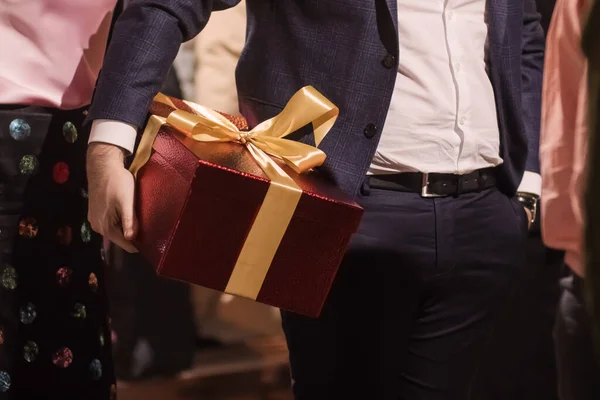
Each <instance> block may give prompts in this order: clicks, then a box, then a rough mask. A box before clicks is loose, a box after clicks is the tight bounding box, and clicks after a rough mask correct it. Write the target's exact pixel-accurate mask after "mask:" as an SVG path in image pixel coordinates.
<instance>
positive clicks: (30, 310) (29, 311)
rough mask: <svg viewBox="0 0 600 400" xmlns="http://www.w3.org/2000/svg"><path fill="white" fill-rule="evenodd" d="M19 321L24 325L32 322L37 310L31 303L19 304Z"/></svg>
mask: <svg viewBox="0 0 600 400" xmlns="http://www.w3.org/2000/svg"><path fill="white" fill-rule="evenodd" d="M20 314H21V322H22V323H24V324H25V325H29V324H31V323H33V320H34V319H35V317H37V311H36V310H35V306H34V305H33V304H31V303H27V305H24V306H21V311H20Z"/></svg>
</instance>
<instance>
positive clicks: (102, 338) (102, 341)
mask: <svg viewBox="0 0 600 400" xmlns="http://www.w3.org/2000/svg"><path fill="white" fill-rule="evenodd" d="M98 341H99V342H100V346H101V347H104V343H105V341H104V332H100V335H98Z"/></svg>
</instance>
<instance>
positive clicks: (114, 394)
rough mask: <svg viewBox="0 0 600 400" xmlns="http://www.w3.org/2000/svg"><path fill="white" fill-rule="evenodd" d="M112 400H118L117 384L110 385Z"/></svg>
mask: <svg viewBox="0 0 600 400" xmlns="http://www.w3.org/2000/svg"><path fill="white" fill-rule="evenodd" d="M110 400H117V385H110Z"/></svg>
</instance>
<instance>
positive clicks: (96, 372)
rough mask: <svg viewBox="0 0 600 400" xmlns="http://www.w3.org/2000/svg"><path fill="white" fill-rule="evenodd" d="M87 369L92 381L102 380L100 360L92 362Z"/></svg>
mask: <svg viewBox="0 0 600 400" xmlns="http://www.w3.org/2000/svg"><path fill="white" fill-rule="evenodd" d="M89 369H90V375H91V376H92V379H93V380H95V381H97V380H98V379H100V378H102V363H101V362H100V360H97V359H94V360H92V362H91V363H90V367H89Z"/></svg>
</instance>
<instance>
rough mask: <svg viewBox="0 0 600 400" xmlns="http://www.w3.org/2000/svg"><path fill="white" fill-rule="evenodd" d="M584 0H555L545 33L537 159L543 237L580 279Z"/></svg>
mask: <svg viewBox="0 0 600 400" xmlns="http://www.w3.org/2000/svg"><path fill="white" fill-rule="evenodd" d="M585 10H587V0H558V1H557V2H556V8H555V10H554V15H553V18H552V23H551V25H550V30H549V32H548V40H547V44H546V62H545V68H544V87H543V100H542V131H541V143H540V157H541V160H540V161H541V168H542V196H541V201H542V220H541V224H542V235H543V239H544V242H545V243H546V245H547V246H549V247H551V248H556V249H561V250H565V251H566V256H565V262H566V263H567V264H568V265H569V266H570V267H571V268H572V269H573V271H574V272H575V273H577V274H579V275H582V274H583V262H582V245H583V244H582V236H583V235H582V234H583V221H584V219H583V214H582V189H583V184H584V180H585V163H586V150H587V121H586V114H587V65H586V61H585V58H584V56H583V53H582V50H581V31H582V24H583V22H584V15H585V14H584V12H585Z"/></svg>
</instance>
